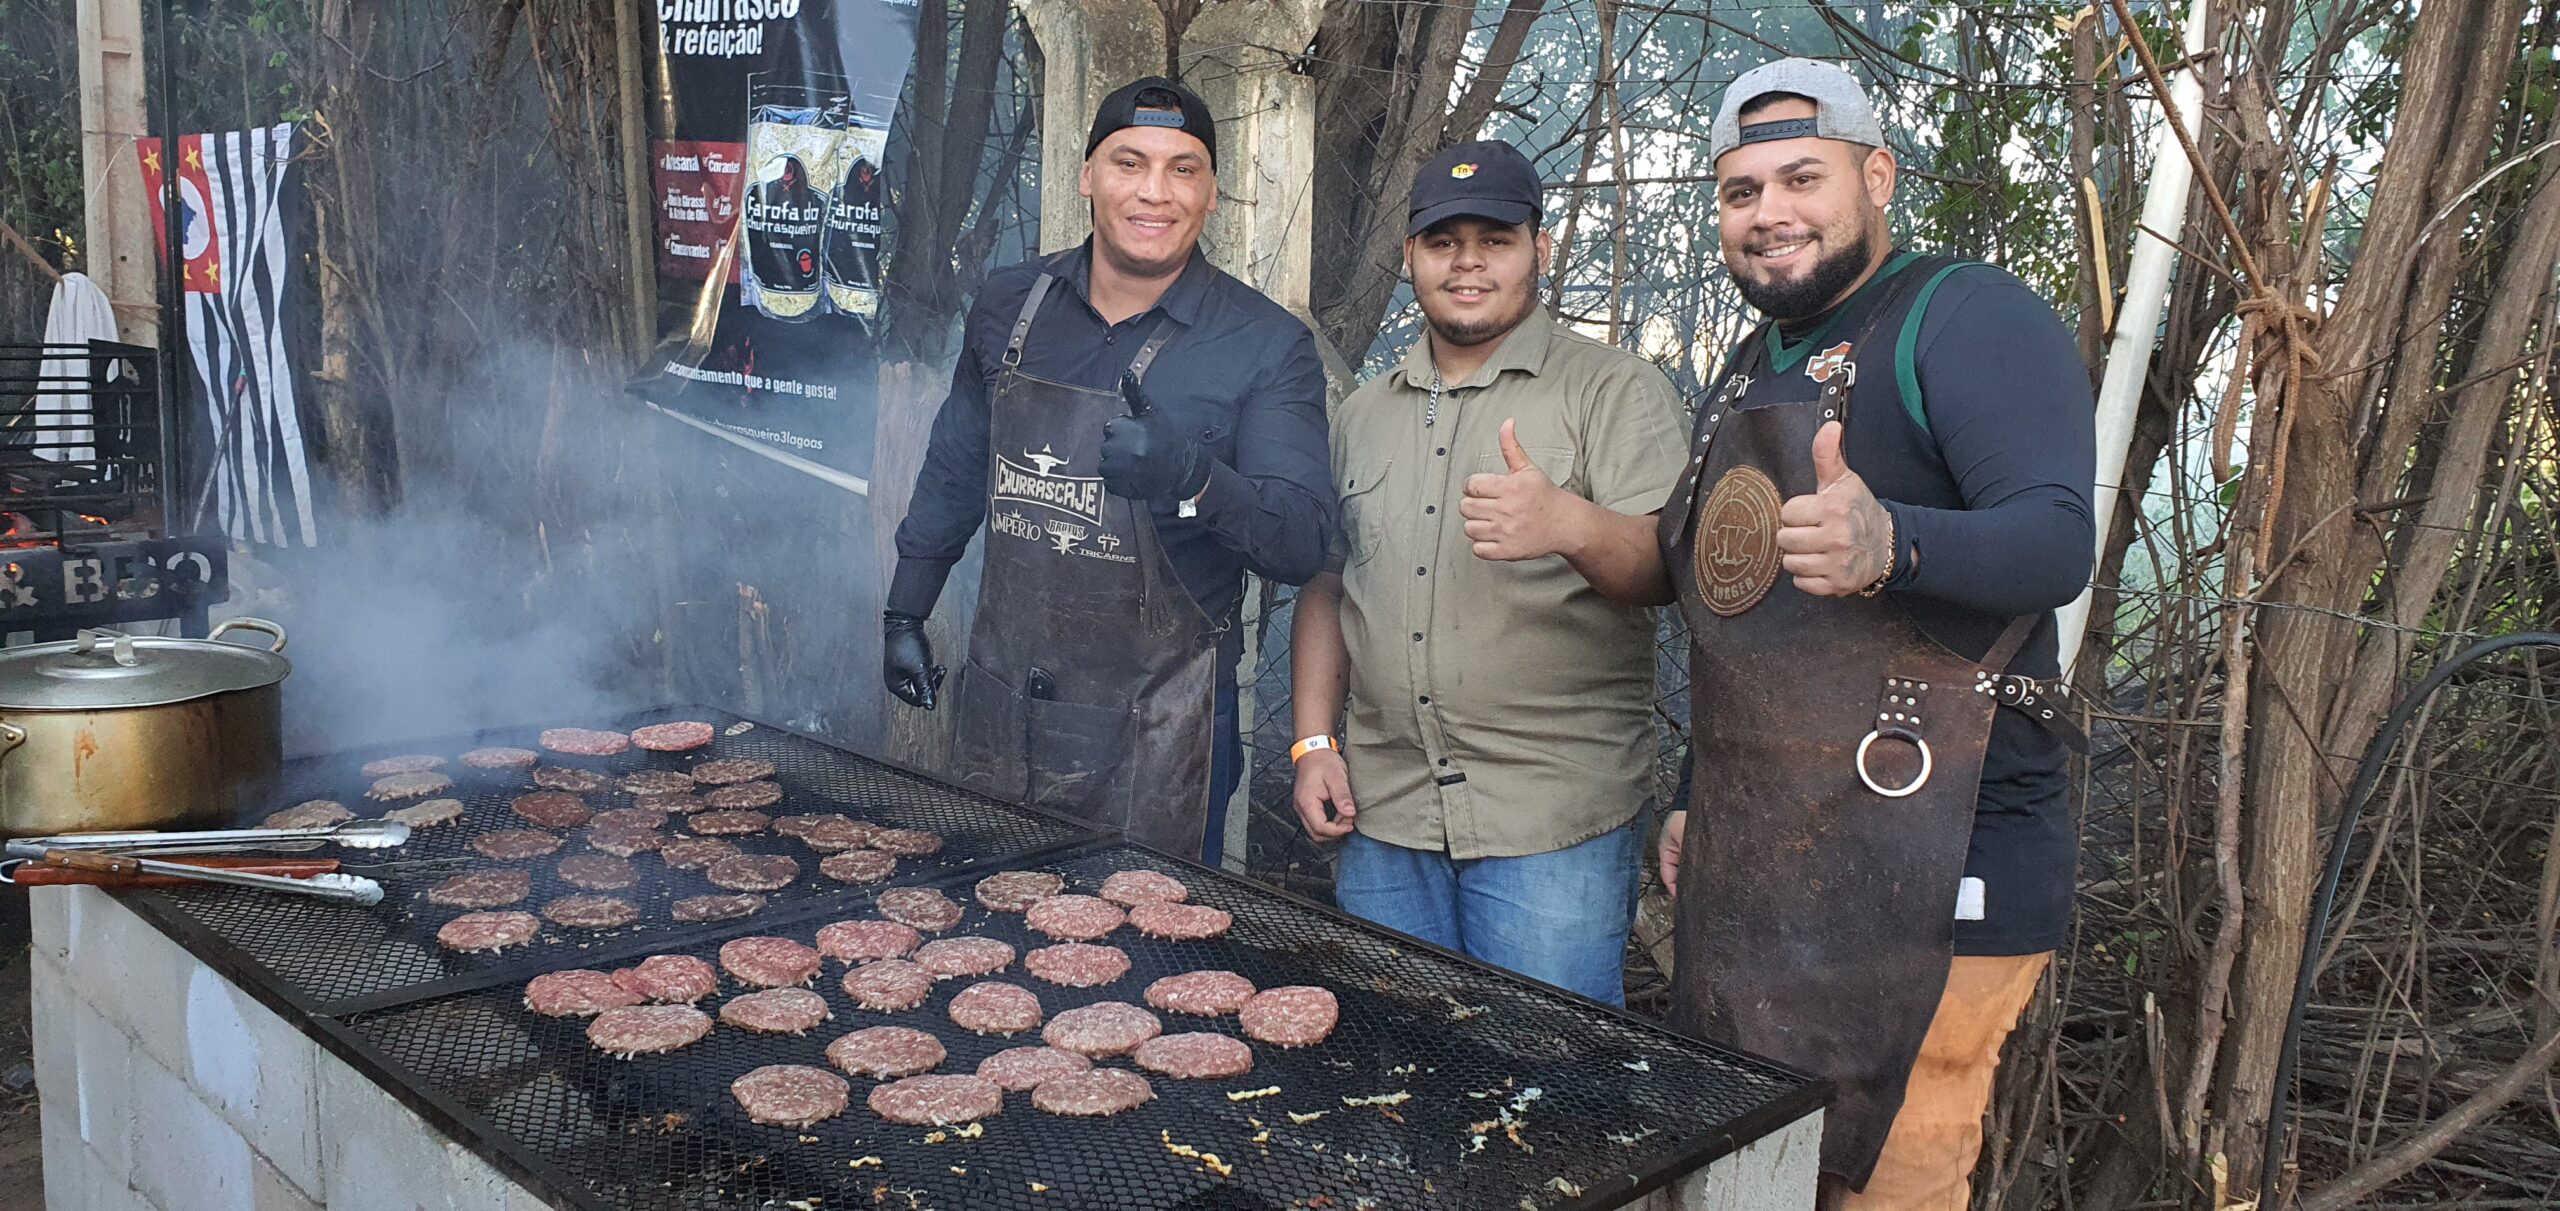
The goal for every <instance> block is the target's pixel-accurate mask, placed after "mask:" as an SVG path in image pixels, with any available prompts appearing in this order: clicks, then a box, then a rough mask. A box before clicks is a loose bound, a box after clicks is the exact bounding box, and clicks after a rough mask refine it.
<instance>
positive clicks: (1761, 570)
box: [1694, 345, 1848, 618]
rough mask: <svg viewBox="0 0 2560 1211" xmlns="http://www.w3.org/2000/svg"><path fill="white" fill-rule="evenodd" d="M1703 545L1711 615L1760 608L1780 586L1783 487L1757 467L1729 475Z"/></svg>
mask: <svg viewBox="0 0 2560 1211" xmlns="http://www.w3.org/2000/svg"><path fill="white" fill-rule="evenodd" d="M1847 347H1848V346H1846V345H1843V346H1841V348H1843V349H1846V348H1847ZM1697 544H1698V549H1697V551H1696V552H1695V557H1694V562H1695V564H1696V567H1697V572H1696V574H1697V577H1698V596H1699V597H1700V598H1702V599H1703V600H1704V601H1705V602H1706V605H1707V608H1708V609H1709V610H1712V611H1714V612H1715V613H1716V614H1718V615H1719V616H1721V617H1725V618H1731V617H1734V616H1735V615H1738V614H1741V613H1742V612H1743V611H1745V610H1748V609H1750V608H1751V607H1753V606H1755V605H1758V604H1760V599H1761V598H1763V597H1766V596H1768V594H1769V589H1770V587H1771V586H1773V585H1775V584H1777V583H1778V485H1777V484H1775V483H1773V482H1771V481H1770V479H1769V477H1768V476H1766V475H1764V474H1761V472H1760V469H1759V468H1757V467H1735V468H1733V469H1731V470H1729V471H1726V472H1725V473H1724V478H1722V479H1719V480H1717V481H1716V488H1715V491H1714V492H1712V493H1709V494H1708V496H1707V505H1706V508H1704V509H1701V510H1699V513H1698V538H1697Z"/></svg>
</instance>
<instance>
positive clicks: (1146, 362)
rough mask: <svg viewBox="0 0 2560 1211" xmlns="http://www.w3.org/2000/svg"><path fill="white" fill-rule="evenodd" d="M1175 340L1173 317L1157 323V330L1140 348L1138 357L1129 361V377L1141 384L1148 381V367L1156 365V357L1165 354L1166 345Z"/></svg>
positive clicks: (1148, 335)
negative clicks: (1167, 342)
mask: <svg viewBox="0 0 2560 1211" xmlns="http://www.w3.org/2000/svg"><path fill="white" fill-rule="evenodd" d="M1172 339H1173V317H1171V316H1166V317H1164V318H1162V319H1159V320H1157V321H1156V326H1155V330H1154V331H1152V332H1149V333H1148V334H1147V343H1146V344H1144V345H1141V346H1139V347H1138V356H1136V357H1134V358H1131V359H1129V375H1130V377H1132V378H1135V379H1137V380H1138V381H1139V382H1142V383H1143V382H1145V381H1147V367H1149V366H1152V365H1154V364H1155V361H1156V355H1157V354H1158V353H1162V352H1164V343H1165V342H1166V341H1169V340H1172Z"/></svg>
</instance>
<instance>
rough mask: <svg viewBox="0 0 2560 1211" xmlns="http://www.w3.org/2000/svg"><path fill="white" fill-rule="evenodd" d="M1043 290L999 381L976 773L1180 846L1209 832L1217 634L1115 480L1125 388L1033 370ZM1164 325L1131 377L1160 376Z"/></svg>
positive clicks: (976, 637)
mask: <svg viewBox="0 0 2560 1211" xmlns="http://www.w3.org/2000/svg"><path fill="white" fill-rule="evenodd" d="M1056 281H1057V279H1056V278H1055V277H1052V276H1050V275H1047V274H1043V275H1041V277H1040V279H1039V281H1037V282H1035V283H1034V284H1033V285H1032V287H1031V296H1030V297H1029V298H1028V299H1025V300H1024V301H1023V304H1022V314H1021V316H1020V317H1019V318H1017V319H1016V320H1015V321H1014V325H1013V334H1012V337H1011V339H1010V340H1009V341H1008V342H1007V343H1006V346H1005V352H1004V369H1003V371H1002V373H1000V374H999V375H998V376H997V378H996V381H995V386H994V390H993V391H992V393H991V394H992V401H991V412H992V416H991V417H990V421H991V424H990V428H991V433H992V442H991V446H990V449H991V452H992V455H993V465H992V466H991V467H990V475H991V477H990V480H989V482H990V483H991V484H992V485H993V487H992V490H991V491H990V492H989V494H988V501H987V555H986V557H987V562H986V571H985V573H984V575H983V577H982V578H981V579H980V581H979V589H978V614H977V621H976V623H975V624H974V626H973V627H972V628H971V630H970V635H969V658H968V660H967V661H966V662H965V663H964V664H963V665H962V666H961V670H960V685H959V721H958V729H959V730H958V735H957V736H956V737H955V740H954V744H953V755H952V769H953V773H954V775H955V776H956V777H957V779H958V780H959V782H960V783H961V785H963V786H967V787H969V788H971V789H974V790H978V791H983V792H985V793H987V794H990V795H993V796H995V797H997V798H999V799H1006V800H1010V801H1013V802H1018V803H1029V804H1031V805H1033V806H1036V807H1044V808H1049V809H1052V810H1055V811H1060V812H1064V813H1066V814H1068V815H1071V816H1075V817H1078V818H1080V819H1084V820H1089V821H1092V822H1093V823H1096V824H1099V825H1102V826H1104V827H1106V828H1110V829H1112V830H1115V831H1117V832H1119V833H1121V834H1123V835H1126V836H1127V837H1128V838H1129V839H1130V840H1133V841H1136V842H1139V843H1140V844H1144V845H1152V846H1154V847H1156V848H1158V849H1161V850H1165V851H1167V852H1170V853H1174V854H1180V855H1183V856H1186V857H1188V856H1191V855H1195V854H1198V853H1199V852H1200V843H1201V840H1202V832H1203V830H1204V829H1205V828H1206V827H1207V818H1208V817H1207V806H1208V799H1209V755H1210V747H1209V741H1210V737H1209V731H1210V727H1211V722H1212V713H1213V711H1214V709H1215V705H1216V697H1215V695H1216V692H1217V646H1218V645H1217V637H1218V633H1219V631H1220V629H1221V628H1219V627H1216V626H1213V625H1211V623H1210V621H1209V619H1208V617H1207V616H1206V615H1204V614H1203V613H1202V612H1201V610H1200V605H1199V603H1198V602H1196V601H1194V600H1193V599H1192V597H1191V594H1190V592H1189V590H1187V589H1185V588H1183V586H1182V582H1181V581H1180V580H1179V579H1177V578H1176V577H1175V575H1174V571H1173V564H1172V563H1171V561H1170V560H1168V559H1167V558H1166V556H1165V553H1164V549H1163V547H1162V545H1161V544H1160V543H1159V542H1158V541H1157V537H1156V527H1155V518H1154V516H1153V515H1152V514H1151V513H1149V512H1148V509H1147V505H1146V502H1144V501H1131V500H1126V499H1123V498H1121V497H1118V496H1114V495H1112V494H1111V493H1110V492H1109V491H1108V490H1106V489H1105V488H1104V487H1103V485H1102V480H1101V477H1100V476H1099V474H1098V471H1099V469H1100V467H1101V465H1102V426H1103V423H1104V422H1105V421H1108V420H1110V419H1111V418H1113V417H1115V416H1119V415H1121V414H1122V412H1123V410H1124V407H1123V404H1122V400H1121V397H1120V395H1119V393H1118V392H1115V391H1097V390H1094V389H1092V388H1089V387H1077V386H1072V385H1069V384H1066V383H1055V382H1050V381H1049V380H1047V379H1043V378H1037V377H1034V376H1032V375H1030V374H1026V373H1024V372H1023V370H1022V346H1023V341H1024V339H1025V338H1026V337H1027V336H1029V335H1030V332H1031V320H1032V317H1033V315H1035V314H1036V313H1037V312H1038V311H1039V310H1040V303H1041V300H1042V299H1043V298H1045V297H1046V296H1047V295H1048V293H1049V290H1050V288H1051V287H1052V286H1053V285H1054V284H1055V283H1056ZM1171 335H1172V334H1171V332H1170V331H1169V330H1168V328H1167V327H1166V323H1165V322H1164V321H1159V323H1158V326H1157V329H1156V331H1155V332H1154V333H1153V334H1152V335H1151V336H1149V338H1148V339H1147V341H1146V343H1145V344H1144V345H1143V346H1142V347H1140V349H1139V350H1138V354H1137V356H1136V357H1135V358H1134V359H1132V360H1131V362H1130V364H1129V372H1130V373H1132V374H1135V375H1137V376H1138V377H1139V378H1141V379H1144V378H1145V376H1146V373H1147V367H1148V365H1149V364H1151V363H1152V362H1154V361H1155V357H1156V354H1157V352H1158V351H1159V350H1161V349H1162V348H1163V347H1164V343H1165V341H1166V340H1168V339H1169V338H1170V336H1171Z"/></svg>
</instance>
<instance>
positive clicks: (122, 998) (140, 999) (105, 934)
mask: <svg viewBox="0 0 2560 1211" xmlns="http://www.w3.org/2000/svg"><path fill="white" fill-rule="evenodd" d="M63 890H65V891H67V892H69V893H70V894H71V897H72V898H71V904H72V909H71V911H72V931H71V932H72V942H71V950H70V954H69V957H68V958H67V960H66V963H67V965H68V967H69V969H70V972H71V981H72V985H73V987H75V988H77V989H78V990H79V993H80V998H81V999H82V1000H84V1001H87V1002H89V1003H90V1004H91V1005H93V1006H96V1007H98V1008H99V1009H101V1010H103V1011H105V1012H106V1013H107V1014H108V1015H109V1016H111V1017H112V1018H114V1019H115V1021H116V1024H117V1025H119V1026H121V1027H123V1028H124V1030H125V1032H126V1033H128V1034H130V1035H132V1036H133V1037H134V1038H135V1039H137V1040H139V1041H140V1043H141V1044H142V1048H143V1050H144V1051H147V1052H149V1053H150V1054H151V1055H152V1057H153V1058H154V1059H157V1060H159V1061H160V1063H161V1066H162V1067H165V1068H168V1069H169V1070H170V1071H172V1072H184V1071H186V1070H187V1067H188V1064H187V1056H186V1025H187V1019H186V989H187V982H186V977H187V971H188V970H189V969H190V968H192V967H194V966H195V965H196V962H195V960H194V958H193V957H191V956H189V955H188V954H187V952H186V951H184V950H182V949H180V948H179V947H178V945H177V944H176V943H174V942H171V941H170V940H169V939H167V938H164V937H162V936H160V931H159V930H156V929H153V928H151V926H150V925H149V924H148V923H146V922H144V921H143V919H142V918H140V917H137V916H135V915H133V912H132V910H130V909H128V908H126V907H125V906H124V905H122V904H119V903H117V902H116V901H115V898H114V897H112V896H109V895H107V894H106V893H105V892H102V891H99V890H98V889H97V888H94V887H70V888H65V889H63ZM144 1193H149V1191H145V1192H144Z"/></svg>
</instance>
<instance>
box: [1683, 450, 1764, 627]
mask: <svg viewBox="0 0 2560 1211" xmlns="http://www.w3.org/2000/svg"><path fill="white" fill-rule="evenodd" d="M1697 543H1698V550H1697V553H1696V559H1695V564H1696V567H1697V576H1698V596H1699V597H1700V598H1701V599H1702V600H1703V601H1704V602H1705V604H1706V607H1707V608H1708V609H1710V610H1713V611H1715V612H1716V613H1717V614H1719V615H1721V616H1723V617H1726V618H1731V617H1734V616H1735V615H1738V614H1741V613H1742V612H1743V611H1745V610H1748V609H1750V608H1751V607H1753V606H1755V605H1758V604H1760V599H1761V598H1763V597H1766V596H1768V595H1769V589H1770V587H1771V586H1773V585H1775V584H1777V583H1778V485H1777V484H1776V483H1774V482H1772V481H1771V480H1770V479H1769V477H1768V476H1767V475H1766V474H1764V473H1762V472H1761V470H1760V469H1759V468H1757V467H1750V466H1737V467H1734V468H1732V469H1730V470H1728V471H1726V472H1725V473H1724V477H1723V478H1722V479H1719V480H1717V481H1716V487H1715V491H1714V492H1711V493H1709V494H1708V496H1707V504H1706V507H1705V508H1703V509H1700V510H1699V511H1698V525H1697Z"/></svg>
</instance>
